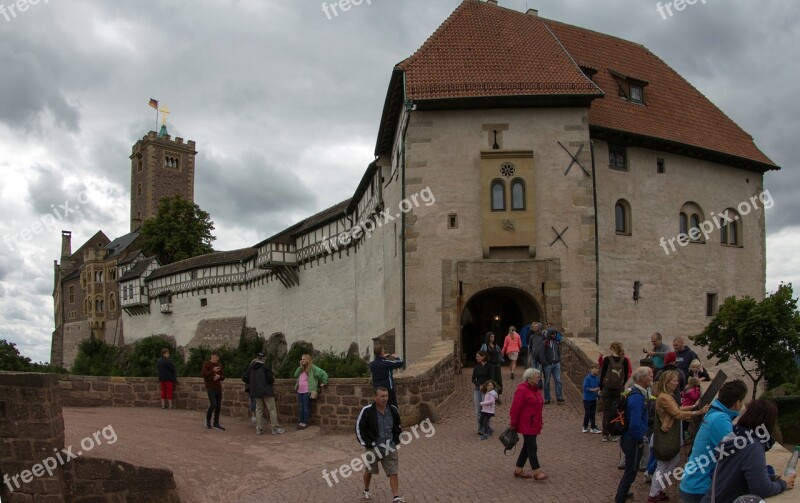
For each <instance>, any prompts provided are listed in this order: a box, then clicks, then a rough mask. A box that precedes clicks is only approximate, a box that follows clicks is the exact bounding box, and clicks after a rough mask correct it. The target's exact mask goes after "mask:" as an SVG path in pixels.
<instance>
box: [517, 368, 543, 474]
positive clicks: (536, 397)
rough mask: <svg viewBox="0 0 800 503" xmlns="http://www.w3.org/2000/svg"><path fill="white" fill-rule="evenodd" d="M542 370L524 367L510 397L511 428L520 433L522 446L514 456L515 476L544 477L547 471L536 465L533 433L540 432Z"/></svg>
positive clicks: (536, 457)
mask: <svg viewBox="0 0 800 503" xmlns="http://www.w3.org/2000/svg"><path fill="white" fill-rule="evenodd" d="M541 382H542V373H541V371H540V370H539V369H527V370H526V371H525V372H524V373H523V374H522V382H521V383H519V385H518V386H517V390H516V391H515V392H514V398H513V399H512V401H511V412H510V420H511V426H510V427H511V429H512V430H514V431H516V432H517V433H519V434H520V435H522V439H523V441H522V448H521V449H520V451H519V456H518V457H517V464H516V469H515V470H514V477H519V478H523V479H534V480H545V479H547V478H548V475H547V474H546V473H544V472H543V471H542V469H541V466H540V465H539V456H538V447H537V445H536V437H537V436H539V435H541V434H542V426H543V423H544V421H543V419H542V411H543V410H544V398H543V397H542V390H541V387H540V383H541ZM526 462H530V465H531V470H533V472H526V471H525V463H526Z"/></svg>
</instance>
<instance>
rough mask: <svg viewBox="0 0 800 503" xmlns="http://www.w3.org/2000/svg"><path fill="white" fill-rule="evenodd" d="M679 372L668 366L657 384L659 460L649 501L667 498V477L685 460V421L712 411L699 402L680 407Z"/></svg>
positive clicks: (655, 437) (655, 433)
mask: <svg viewBox="0 0 800 503" xmlns="http://www.w3.org/2000/svg"><path fill="white" fill-rule="evenodd" d="M678 382H679V380H678V372H676V371H674V370H667V371H664V372H662V373H661V376H660V377H659V378H658V381H657V382H656V384H655V385H654V386H653V394H654V395H655V396H656V413H655V421H654V423H653V452H654V453H655V455H656V459H657V460H658V465H657V466H656V471H655V474H654V475H653V480H652V482H651V484H650V495H649V496H648V497H647V503H654V502H657V501H666V500H667V499H669V498H668V496H667V494H666V492H665V491H664V489H665V487H664V481H665V480H669V477H670V476H671V474H672V471H673V470H674V469H675V468H677V466H678V463H680V461H681V452H680V451H681V444H682V443H683V436H682V435H681V421H682V420H684V421H685V420H689V419H692V418H693V417H694V416H702V415H704V414H705V413H706V412H708V405H706V406H705V407H703V408H702V409H699V410H698V409H697V406H695V405H692V406H686V407H679V406H678V404H677V403H676V402H675V397H674V393H675V389H677V387H678Z"/></svg>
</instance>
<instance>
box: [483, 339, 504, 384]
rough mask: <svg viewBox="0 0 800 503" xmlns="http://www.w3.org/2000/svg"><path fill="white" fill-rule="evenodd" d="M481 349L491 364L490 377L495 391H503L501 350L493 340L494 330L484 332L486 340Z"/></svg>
mask: <svg viewBox="0 0 800 503" xmlns="http://www.w3.org/2000/svg"><path fill="white" fill-rule="evenodd" d="M481 351H485V352H486V355H487V359H488V362H489V365H491V368H492V375H491V377H490V379H492V380H493V381H494V382H495V391H497V394H498V395H499V394H501V393H503V373H502V372H501V365H503V352H502V350H501V349H500V346H498V345H497V342H496V341H495V335H494V332H486V341H485V342H484V343H483V345H482V346H481Z"/></svg>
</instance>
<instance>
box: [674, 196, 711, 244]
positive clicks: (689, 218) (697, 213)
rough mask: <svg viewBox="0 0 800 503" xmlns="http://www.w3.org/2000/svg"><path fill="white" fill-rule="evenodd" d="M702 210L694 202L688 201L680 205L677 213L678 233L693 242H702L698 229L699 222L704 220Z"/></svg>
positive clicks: (701, 234)
mask: <svg viewBox="0 0 800 503" xmlns="http://www.w3.org/2000/svg"><path fill="white" fill-rule="evenodd" d="M704 219H705V217H704V216H703V210H702V209H701V208H700V206H699V205H698V204H697V203H695V202H691V201H690V202H688V203H686V204H684V205H683V206H682V207H681V211H680V214H679V219H678V221H679V227H680V233H681V234H685V235H687V236H688V237H689V240H690V241H692V242H693V243H703V242H705V239H704V237H703V233H702V232H701V230H700V224H701V223H702V222H703V221H704Z"/></svg>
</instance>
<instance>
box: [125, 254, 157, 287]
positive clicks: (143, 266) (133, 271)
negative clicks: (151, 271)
mask: <svg viewBox="0 0 800 503" xmlns="http://www.w3.org/2000/svg"><path fill="white" fill-rule="evenodd" d="M155 259H156V258H155V257H148V258H146V259H144V260H140V261H139V262H137V263H136V265H135V266H133V267H131V268H130V269H128V270H127V271H125V274H123V275H122V277H121V278H119V282H120V283H124V282H125V281H130V280H132V279H136V278H138V277H139V276H141V275H142V273H144V272H145V271H146V270H147V268H148V266H150V264H151V263H152V262H153V261H154V260H155Z"/></svg>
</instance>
